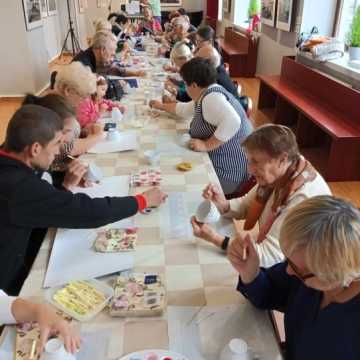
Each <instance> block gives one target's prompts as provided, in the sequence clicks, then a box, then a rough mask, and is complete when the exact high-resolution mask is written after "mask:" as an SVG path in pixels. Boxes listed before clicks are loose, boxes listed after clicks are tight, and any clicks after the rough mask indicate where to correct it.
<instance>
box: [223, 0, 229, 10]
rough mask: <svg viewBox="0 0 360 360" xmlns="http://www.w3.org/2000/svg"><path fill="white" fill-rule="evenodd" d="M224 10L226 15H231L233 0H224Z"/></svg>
mask: <svg viewBox="0 0 360 360" xmlns="http://www.w3.org/2000/svg"><path fill="white" fill-rule="evenodd" d="M223 10H224V12H226V13H231V0H223Z"/></svg>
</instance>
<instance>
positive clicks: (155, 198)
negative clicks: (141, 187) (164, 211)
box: [142, 188, 168, 207]
mask: <svg viewBox="0 0 360 360" xmlns="http://www.w3.org/2000/svg"><path fill="white" fill-rule="evenodd" d="M142 195H143V196H144V198H145V200H146V204H147V206H148V207H159V206H160V205H161V204H162V203H164V202H165V200H166V198H167V197H168V196H167V194H165V193H164V192H162V191H161V190H160V189H158V188H153V189H150V190H147V191H145V192H143V193H142Z"/></svg>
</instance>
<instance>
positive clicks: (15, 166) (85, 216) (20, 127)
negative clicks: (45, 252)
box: [0, 105, 166, 295]
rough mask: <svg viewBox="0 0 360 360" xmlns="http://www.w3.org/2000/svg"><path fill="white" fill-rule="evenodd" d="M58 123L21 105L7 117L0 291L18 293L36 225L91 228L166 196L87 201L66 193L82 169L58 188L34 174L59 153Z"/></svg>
mask: <svg viewBox="0 0 360 360" xmlns="http://www.w3.org/2000/svg"><path fill="white" fill-rule="evenodd" d="M62 128H63V123H62V120H61V119H60V118H59V116H58V115H57V114H56V113H54V112H53V111H51V110H49V109H46V108H43V107H41V106H37V105H24V106H23V107H22V108H20V109H19V110H18V111H17V112H16V113H15V115H14V116H13V117H12V119H11V120H10V123H9V125H8V128H7V133H6V140H5V143H4V145H3V147H2V148H1V149H0V289H3V290H4V291H5V292H7V293H9V294H11V295H17V292H18V291H19V290H20V288H21V285H22V284H21V280H24V278H25V277H24V272H26V270H28V269H26V266H25V263H24V262H25V258H26V250H27V248H28V245H29V239H30V237H31V233H32V231H33V230H34V229H36V228H48V227H55V228H57V227H61V228H73V229H76V228H96V227H99V226H103V225H106V224H109V223H113V222H116V221H119V220H121V219H124V218H127V217H130V216H133V215H135V214H136V213H137V212H138V211H139V210H143V209H145V208H147V207H152V206H155V207H157V206H159V205H160V204H161V203H162V202H163V201H165V198H166V195H165V194H164V193H163V192H161V191H160V190H159V189H156V188H154V189H151V190H149V191H146V192H144V193H143V194H141V195H136V196H126V197H105V198H95V199H91V198H90V197H88V196H87V195H85V194H73V193H72V192H70V191H67V190H68V189H69V188H71V187H72V186H76V185H78V184H79V182H80V180H81V179H82V177H83V175H84V169H83V167H81V166H80V165H79V167H78V171H74V172H72V173H70V174H68V175H67V176H66V177H65V179H64V182H63V185H62V188H61V189H57V188H55V187H54V186H52V185H51V184H49V183H48V182H47V181H45V180H41V179H40V178H39V177H38V176H37V171H45V170H47V169H48V168H49V166H50V165H51V163H52V162H53V160H54V157H55V155H57V154H58V153H59V147H60V144H61V142H62Z"/></svg>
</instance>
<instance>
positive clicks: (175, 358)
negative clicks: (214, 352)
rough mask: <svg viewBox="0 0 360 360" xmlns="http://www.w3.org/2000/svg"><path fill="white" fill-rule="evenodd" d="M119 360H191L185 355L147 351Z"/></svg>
mask: <svg viewBox="0 0 360 360" xmlns="http://www.w3.org/2000/svg"><path fill="white" fill-rule="evenodd" d="M119 360H189V359H188V358H187V357H185V356H184V355H180V354H178V353H175V352H173V351H168V350H145V351H138V352H134V353H131V354H129V355H126V356H124V357H122V358H121V359H119Z"/></svg>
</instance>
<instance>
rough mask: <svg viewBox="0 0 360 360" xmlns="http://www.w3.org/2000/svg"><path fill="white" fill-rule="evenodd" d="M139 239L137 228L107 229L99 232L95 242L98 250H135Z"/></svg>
mask: <svg viewBox="0 0 360 360" xmlns="http://www.w3.org/2000/svg"><path fill="white" fill-rule="evenodd" d="M136 241H137V229H136V228H130V229H107V230H103V231H99V232H98V236H97V238H96V240H95V242H94V249H95V251H97V252H125V251H134V250H135V248H136Z"/></svg>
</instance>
